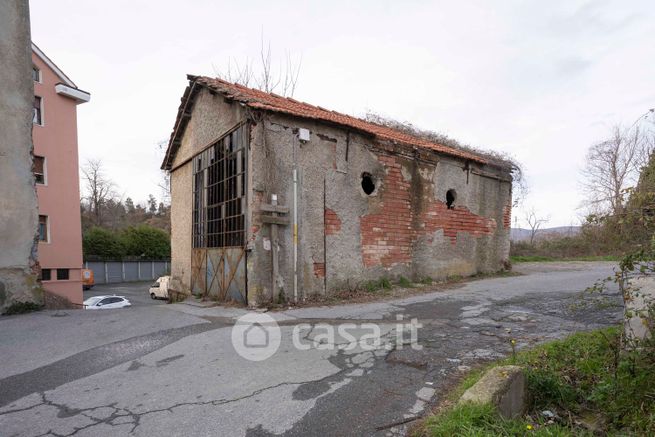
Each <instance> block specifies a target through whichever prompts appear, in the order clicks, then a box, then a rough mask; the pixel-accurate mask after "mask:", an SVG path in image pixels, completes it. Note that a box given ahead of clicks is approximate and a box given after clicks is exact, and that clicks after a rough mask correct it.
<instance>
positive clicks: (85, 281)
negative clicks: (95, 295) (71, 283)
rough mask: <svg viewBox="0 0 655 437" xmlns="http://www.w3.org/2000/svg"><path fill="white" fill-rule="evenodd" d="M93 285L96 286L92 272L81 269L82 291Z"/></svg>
mask: <svg viewBox="0 0 655 437" xmlns="http://www.w3.org/2000/svg"><path fill="white" fill-rule="evenodd" d="M94 285H96V283H95V279H94V278H93V270H91V269H82V289H83V290H90V289H91V288H93V286H94Z"/></svg>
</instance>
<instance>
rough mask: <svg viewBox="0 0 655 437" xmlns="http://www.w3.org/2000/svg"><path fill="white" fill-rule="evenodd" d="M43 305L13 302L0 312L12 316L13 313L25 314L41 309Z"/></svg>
mask: <svg viewBox="0 0 655 437" xmlns="http://www.w3.org/2000/svg"><path fill="white" fill-rule="evenodd" d="M42 309H43V305H39V304H37V303H34V302H14V303H12V304H11V305H9V306H8V307H7V308H5V311H4V312H3V313H2V314H3V315H5V316H13V315H14V314H25V313H31V312H32V311H41V310H42Z"/></svg>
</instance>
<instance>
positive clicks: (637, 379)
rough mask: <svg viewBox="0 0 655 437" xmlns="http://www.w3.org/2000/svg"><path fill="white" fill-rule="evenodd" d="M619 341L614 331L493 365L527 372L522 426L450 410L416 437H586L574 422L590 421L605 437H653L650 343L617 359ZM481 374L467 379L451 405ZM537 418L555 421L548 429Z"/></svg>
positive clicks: (487, 413) (654, 356) (474, 411)
mask: <svg viewBox="0 0 655 437" xmlns="http://www.w3.org/2000/svg"><path fill="white" fill-rule="evenodd" d="M620 337H621V329H620V328H618V327H614V328H608V329H603V330H598V331H593V332H587V333H578V334H574V335H571V336H570V337H568V338H566V339H564V340H559V341H554V342H550V343H547V344H544V345H542V346H538V347H536V348H534V349H531V350H527V351H521V352H518V353H517V354H516V355H515V356H514V357H510V358H507V359H505V360H502V361H501V362H499V363H497V364H499V365H505V364H517V365H520V366H523V367H524V369H525V372H526V380H527V386H528V392H529V393H530V398H531V399H530V401H529V404H528V411H527V415H526V416H525V417H524V418H522V419H520V420H511V421H508V420H504V419H502V418H501V417H500V416H499V415H498V414H497V413H496V412H495V411H493V409H491V410H490V409H489V407H486V406H455V407H454V408H452V409H449V410H446V411H443V412H441V413H439V414H438V415H436V416H432V417H430V418H428V419H427V420H426V421H425V423H424V425H423V429H422V430H421V433H420V434H421V435H430V436H442V435H443V436H445V435H466V436H468V435H470V436H487V435H507V436H509V435H528V434H529V435H533V434H534V435H562V436H565V435H591V432H590V431H588V430H587V429H585V428H583V427H580V425H579V421H580V420H581V418H585V417H589V416H593V417H594V418H595V419H596V422H597V423H598V424H600V426H602V428H603V432H604V433H606V434H609V435H655V352H654V351H655V348H654V347H653V344H652V343H651V344H650V346H648V347H644V348H643V349H642V350H641V351H639V352H625V351H623V352H620V349H619V346H620ZM483 373H484V369H482V370H478V371H476V372H474V373H472V374H470V375H469V376H468V377H467V378H466V379H465V380H464V381H462V382H461V383H460V385H459V386H458V387H457V388H456V389H455V390H454V391H453V392H452V393H451V395H452V396H453V398H454V399H457V398H459V396H461V394H462V393H463V392H464V391H465V390H466V389H467V388H468V387H470V386H472V385H473V384H474V383H475V382H477V380H478V379H479V378H480V377H481V375H482V374H483ZM454 399H453V400H454ZM543 410H551V411H554V412H556V413H557V414H558V416H559V417H560V418H561V419H560V420H558V421H557V422H556V423H552V424H548V425H546V424H544V423H543V420H544V419H543V418H542V416H541V414H540V413H541V411H543ZM587 421H588V420H587ZM528 425H530V426H531V427H532V429H528Z"/></svg>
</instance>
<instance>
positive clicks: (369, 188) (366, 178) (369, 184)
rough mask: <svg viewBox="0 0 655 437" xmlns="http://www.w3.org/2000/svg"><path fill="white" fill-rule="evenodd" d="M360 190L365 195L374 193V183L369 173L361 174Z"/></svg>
mask: <svg viewBox="0 0 655 437" xmlns="http://www.w3.org/2000/svg"><path fill="white" fill-rule="evenodd" d="M362 190H364V192H365V193H366V194H367V195H371V193H373V191H375V182H373V176H372V175H371V174H370V173H362Z"/></svg>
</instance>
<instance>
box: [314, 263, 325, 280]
mask: <svg viewBox="0 0 655 437" xmlns="http://www.w3.org/2000/svg"><path fill="white" fill-rule="evenodd" d="M314 276H316V277H317V278H325V263H314Z"/></svg>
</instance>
